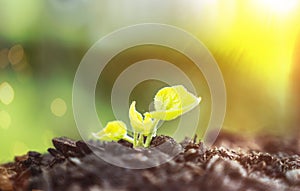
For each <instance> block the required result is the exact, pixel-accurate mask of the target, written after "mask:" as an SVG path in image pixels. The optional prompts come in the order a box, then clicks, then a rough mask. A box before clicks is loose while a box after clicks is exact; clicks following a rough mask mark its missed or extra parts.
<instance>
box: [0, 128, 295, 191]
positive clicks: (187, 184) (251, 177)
mask: <svg viewBox="0 0 300 191" xmlns="http://www.w3.org/2000/svg"><path fill="white" fill-rule="evenodd" d="M163 143H164V144H163ZM87 144H89V145H90V146H92V147H93V152H92V151H91V150H90V148H89V147H88V146H87ZM87 144H86V143H84V142H83V141H73V140H70V139H68V138H55V139H53V145H54V147H55V148H50V149H48V154H40V153H37V152H28V153H27V154H26V155H24V156H20V157H16V158H15V161H14V162H12V163H8V164H4V165H2V166H0V191H4V190H17V191H19V190H30V191H31V190H49V191H60V190H62V191H63V190H67V191H81V190H82V191H83V190H84V191H87V190H91V191H100V190H108V191H114V190H124V191H125V190H134V191H135V190H149V191H150V190H151V191H152V190H166V191H168V190H170V191H174V190H184V191H193V190H195V191H196V190H229V191H233V190H241V191H244V190H245V191H246V190H248V191H250V190H251V191H256V190H262V191H265V190H272V191H274V190H280V191H281V190H287V191H289V190H295V191H296V190H297V191H298V190H300V157H299V153H300V152H299V149H300V146H299V145H300V141H299V139H291V140H287V141H286V140H285V141H283V139H280V138H274V137H272V136H263V137H259V138H257V139H253V140H252V141H249V140H248V141H245V139H244V138H239V137H234V136H233V135H231V134H225V133H223V134H221V135H220V138H219V139H218V140H217V142H216V145H219V146H217V147H213V148H206V147H205V146H204V145H203V143H202V142H196V141H195V140H189V139H186V140H185V141H183V142H182V143H180V144H178V143H176V142H175V141H174V140H173V139H172V138H170V137H167V136H158V137H155V138H154V139H153V141H152V143H151V147H155V148H159V150H160V152H155V153H151V152H150V151H151V149H133V148H132V145H131V144H129V143H127V142H125V141H120V142H119V143H100V142H89V143H87ZM161 145H163V146H162V147H160V146H161ZM220 145H222V147H221V146H220ZM241 146H243V147H241ZM224 147H227V148H224ZM238 147H240V149H238ZM228 148H229V149H228ZM103 150H105V151H109V152H108V153H109V154H108V155H107V156H106V158H107V157H108V159H109V157H111V160H116V157H115V156H119V157H117V158H118V159H117V160H119V162H126V163H132V164H135V165H139V164H145V163H147V164H149V165H153V166H155V164H156V163H158V162H159V159H164V158H165V157H168V156H169V155H170V154H173V153H174V152H176V153H177V152H179V154H178V155H177V156H176V157H174V158H173V159H172V160H170V161H168V162H166V163H164V164H162V165H159V166H157V167H152V168H148V169H142V170H134V169H126V168H121V167H117V166H114V165H111V164H110V163H107V162H105V161H103V160H102V159H101V158H100V157H98V156H97V152H100V151H103ZM153 154H155V156H154V158H155V159H153V156H152V159H151V160H150V159H149V156H150V155H153ZM147 159H149V160H147Z"/></svg>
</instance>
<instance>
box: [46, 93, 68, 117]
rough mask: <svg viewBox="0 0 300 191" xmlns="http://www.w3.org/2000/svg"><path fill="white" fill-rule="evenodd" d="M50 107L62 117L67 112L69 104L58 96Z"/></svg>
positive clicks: (55, 113) (56, 114)
mask: <svg viewBox="0 0 300 191" xmlns="http://www.w3.org/2000/svg"><path fill="white" fill-rule="evenodd" d="M50 109H51V112H52V113H53V114H54V115H55V116H57V117H62V116H64V115H65V113H66V112H67V104H66V102H65V100H63V99H61V98H56V99H54V100H53V101H52V103H51V106H50Z"/></svg>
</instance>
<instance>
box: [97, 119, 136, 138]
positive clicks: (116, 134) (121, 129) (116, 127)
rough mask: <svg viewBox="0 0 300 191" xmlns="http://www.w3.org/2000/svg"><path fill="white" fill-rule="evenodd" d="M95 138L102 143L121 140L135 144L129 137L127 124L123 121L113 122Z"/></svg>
mask: <svg viewBox="0 0 300 191" xmlns="http://www.w3.org/2000/svg"><path fill="white" fill-rule="evenodd" d="M93 136H94V137H95V138H97V139H99V140H102V141H119V140H121V139H124V140H127V141H128V142H131V143H133V139H132V138H131V137H129V136H128V135H127V127H126V124H125V123H123V122H122V121H111V122H109V123H107V125H106V127H105V128H104V129H102V130H101V131H99V132H98V133H93Z"/></svg>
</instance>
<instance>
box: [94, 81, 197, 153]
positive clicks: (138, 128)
mask: <svg viewBox="0 0 300 191" xmlns="http://www.w3.org/2000/svg"><path fill="white" fill-rule="evenodd" d="M200 101H201V98H200V97H196V96H194V95H193V94H192V93H190V92H188V91H187V89H186V88H184V87H183V86H182V85H177V86H172V87H165V88H162V89H161V90H159V91H158V92H157V94H156V95H155V98H154V108H155V111H152V112H146V113H144V114H143V115H142V114H141V113H139V112H138V111H137V110H136V107H135V105H136V102H135V101H133V102H132V103H131V105H130V108H129V119H130V124H131V127H132V129H133V138H131V137H129V136H128V135H127V127H126V125H125V124H124V123H123V122H122V121H113V122H109V123H108V124H107V125H106V127H105V128H104V129H103V130H102V131H100V132H98V133H93V135H94V137H96V138H97V139H100V140H103V141H119V140H120V139H124V140H126V141H128V142H130V143H132V144H133V146H134V147H139V146H143V147H149V146H150V143H151V140H152V138H153V137H154V136H156V132H157V125H158V123H159V120H164V121H170V120H173V119H176V118H177V117H179V116H181V115H183V114H185V113H186V112H188V111H190V110H192V109H193V108H195V107H196V106H197V105H198V104H199V103H200ZM145 137H146V140H145Z"/></svg>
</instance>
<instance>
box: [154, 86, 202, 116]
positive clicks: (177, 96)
mask: <svg viewBox="0 0 300 191" xmlns="http://www.w3.org/2000/svg"><path fill="white" fill-rule="evenodd" d="M200 101H201V98H200V97H196V96H195V95H193V94H192V93H190V92H188V91H187V89H186V88H185V87H183V86H182V85H177V86H172V87H165V88H162V89H161V90H159V91H158V92H157V94H156V95H155V98H154V108H155V111H153V112H150V115H151V117H152V118H154V119H159V120H166V121H168V120H173V119H175V118H177V117H179V116H180V115H183V114H184V113H186V112H188V111H190V110H192V109H193V108H194V107H196V106H197V105H198V104H199V103H200Z"/></svg>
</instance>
